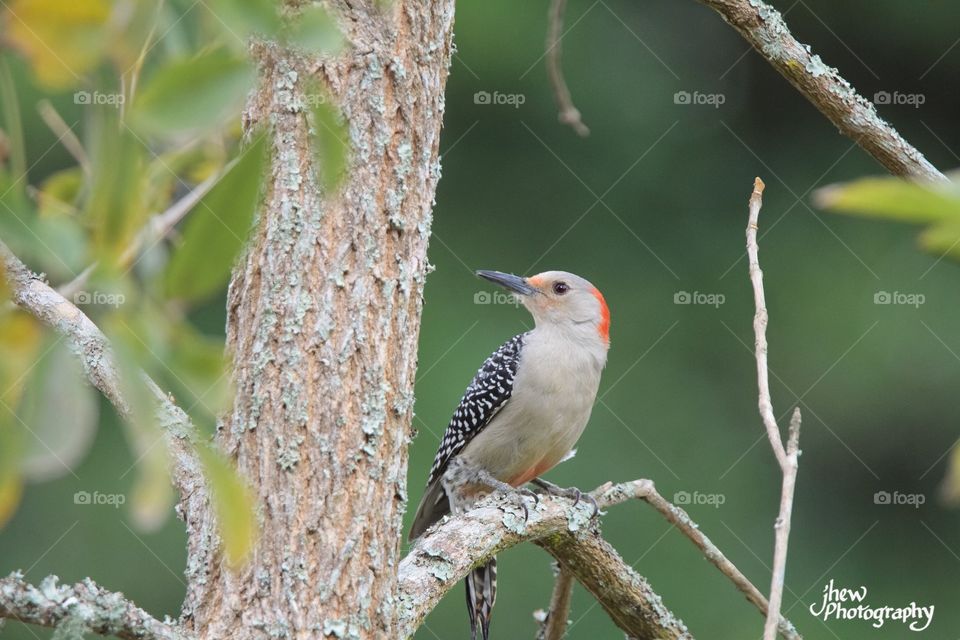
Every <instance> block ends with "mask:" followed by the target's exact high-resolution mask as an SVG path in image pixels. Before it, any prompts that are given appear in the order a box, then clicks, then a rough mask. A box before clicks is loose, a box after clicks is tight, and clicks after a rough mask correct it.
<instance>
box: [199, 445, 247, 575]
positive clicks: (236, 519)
mask: <svg viewBox="0 0 960 640" xmlns="http://www.w3.org/2000/svg"><path fill="white" fill-rule="evenodd" d="M197 453H198V455H199V456H200V462H201V464H202V465H203V471H204V476H205V477H206V478H207V482H208V483H209V486H210V491H211V494H212V498H213V505H214V509H215V511H216V514H217V523H218V525H219V527H220V539H221V543H222V551H223V555H224V558H225V560H226V562H227V565H228V566H230V567H234V568H236V567H239V566H241V565H243V563H244V562H245V561H246V560H247V558H248V557H249V556H250V553H251V552H252V551H253V547H254V545H255V544H256V542H257V536H258V527H257V518H256V513H255V512H254V509H253V505H254V501H253V495H252V493H251V492H250V489H249V488H248V487H247V485H246V484H245V483H244V481H243V479H242V478H241V477H240V475H239V474H238V473H237V471H236V469H234V468H233V466H232V465H231V464H230V463H229V462H228V461H227V460H226V459H224V457H223V456H222V455H221V454H220V453H219V452H217V451H214V450H213V449H212V448H210V447H208V446H199V447H198V448H197Z"/></svg>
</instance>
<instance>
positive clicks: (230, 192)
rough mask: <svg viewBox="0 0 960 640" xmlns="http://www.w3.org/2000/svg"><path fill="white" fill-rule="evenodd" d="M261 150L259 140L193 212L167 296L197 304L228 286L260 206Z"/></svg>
mask: <svg viewBox="0 0 960 640" xmlns="http://www.w3.org/2000/svg"><path fill="white" fill-rule="evenodd" d="M264 147H265V143H264V140H263V137H262V136H261V137H258V138H257V139H256V140H255V141H254V142H253V144H251V145H250V146H249V147H248V148H247V149H245V150H243V151H242V152H241V155H240V158H239V159H238V161H237V163H236V164H235V165H234V166H233V168H231V169H230V171H228V172H227V173H226V174H225V175H224V176H223V177H222V178H221V179H220V182H218V183H217V185H216V186H215V187H213V189H211V190H210V193H208V194H207V195H206V196H204V197H203V199H202V200H200V202H199V203H198V204H197V206H196V207H194V209H193V211H192V212H191V214H190V218H189V219H188V220H187V223H186V227H185V228H184V231H183V244H182V245H181V246H180V247H178V248H177V249H176V250H175V251H174V253H173V256H172V258H171V260H170V265H169V267H168V268H167V272H166V274H165V278H164V283H165V288H166V291H167V293H168V294H169V295H170V296H172V297H175V298H183V299H185V300H190V301H197V300H201V299H204V298H206V297H208V296H210V295H212V294H214V293H216V292H218V291H220V290H221V289H222V288H223V287H224V286H225V285H226V283H227V280H228V279H229V277H230V269H231V268H232V267H233V263H234V260H236V257H237V254H238V253H239V252H240V249H241V248H242V247H243V245H244V243H245V242H246V239H247V235H248V233H249V231H250V225H251V222H252V220H253V215H254V212H255V211H256V207H257V203H258V202H259V198H260V184H261V182H262V180H263V172H264V156H265V154H264Z"/></svg>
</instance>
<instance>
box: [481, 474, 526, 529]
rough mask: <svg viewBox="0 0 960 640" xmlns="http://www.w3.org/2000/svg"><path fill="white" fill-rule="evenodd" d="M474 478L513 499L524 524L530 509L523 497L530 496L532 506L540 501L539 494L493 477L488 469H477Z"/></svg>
mask: <svg viewBox="0 0 960 640" xmlns="http://www.w3.org/2000/svg"><path fill="white" fill-rule="evenodd" d="M476 479H477V481H478V482H480V483H482V484H485V485H486V486H488V487H490V488H491V489H493V490H494V491H499V492H500V493H503V494H504V495H506V496H509V497H511V498H512V499H513V500H515V501H516V502H517V505H518V506H519V507H520V508H521V509H523V522H524V524H526V522H527V520H529V519H530V509H529V508H528V507H527V503H526V501H525V500H524V498H532V499H533V504H534V506H536V505H537V504H539V503H540V496H538V495H537V494H536V493H534V492H533V491H531V490H530V489H527V488H526V487H514V486H513V485H510V484H507V483H506V482H504V481H503V480H499V479H497V478H495V477H494V476H493V475H492V474H491V473H490V472H489V471H486V470H484V469H477V471H476Z"/></svg>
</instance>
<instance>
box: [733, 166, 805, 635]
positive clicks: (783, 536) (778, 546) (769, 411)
mask: <svg viewBox="0 0 960 640" xmlns="http://www.w3.org/2000/svg"><path fill="white" fill-rule="evenodd" d="M763 188H764V184H763V180H761V179H760V178H756V179H755V180H754V182H753V192H752V193H751V194H750V202H749V205H748V210H749V216H748V219H747V231H746V234H747V258H748V262H749V265H750V283H751V285H752V286H753V301H754V306H755V307H756V313H755V315H754V318H753V331H754V335H755V340H756V360H757V388H758V396H759V400H758V406H759V410H760V416H761V418H762V420H763V425H764V427H765V429H766V431H767V438H768V439H769V440H770V446H771V447H772V448H773V453H774V455H775V456H776V458H777V462H778V463H779V465H780V471H781V473H782V475H783V481H782V483H781V491H780V514H779V516H778V517H777V521H776V524H775V525H774V529H775V532H776V533H775V540H774V551H773V572H772V573H773V576H772V577H771V581H770V603H769V607H768V609H767V621H766V624H765V625H764V629H763V637H764V640H773V639H774V638H775V637H776V635H777V627H778V626H779V622H780V603H781V602H782V601H783V584H784V577H785V574H786V568H787V543H788V541H789V539H790V517H791V514H792V512H793V493H794V488H795V487H796V483H797V470H798V457H799V456H800V408H799V407H797V408H795V409H794V410H793V417H792V418H791V420H790V427H789V432H788V437H787V445H786V447H785V446H784V445H783V437H782V436H781V435H780V427H779V426H778V425H777V420H776V418H775V417H774V414H773V402H772V401H771V399H770V373H769V371H768V366H767V322H768V317H767V301H766V295H765V294H764V290H763V271H761V269H760V250H759V247H758V245H757V231H758V220H759V217H760V207H761V206H762V205H763Z"/></svg>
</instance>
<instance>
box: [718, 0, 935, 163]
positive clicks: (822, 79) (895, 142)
mask: <svg viewBox="0 0 960 640" xmlns="http://www.w3.org/2000/svg"><path fill="white" fill-rule="evenodd" d="M700 2H701V3H703V4H705V5H706V6H708V7H710V8H711V9H713V10H715V11H716V12H717V13H719V14H720V15H721V16H722V17H723V19H724V20H725V21H726V22H727V23H729V24H730V25H731V26H733V28H734V29H736V30H737V32H739V33H740V35H742V36H743V37H744V38H745V39H746V41H747V42H749V43H750V45H751V46H753V48H754V49H756V51H757V52H758V53H759V54H760V55H761V56H763V58H764V59H765V60H766V61H767V62H769V63H770V64H771V65H772V66H773V68H774V69H776V70H777V71H778V72H779V73H780V75H782V76H783V77H784V78H786V79H787V80H788V81H789V82H790V84H792V85H793V86H794V88H795V89H797V91H799V92H800V93H801V94H802V95H803V96H804V97H805V98H806V99H807V100H809V101H810V102H811V103H812V104H813V106H815V107H816V108H817V109H818V110H819V111H820V113H822V114H823V115H824V116H826V117H827V119H828V120H830V122H832V123H833V124H834V125H836V127H837V128H838V129H839V130H840V133H842V134H843V135H845V136H847V137H848V138H850V139H851V140H853V141H854V142H856V143H857V144H859V145H860V146H861V147H863V149H864V150H865V151H866V152H867V153H869V154H870V155H871V156H873V157H874V159H875V160H876V161H877V162H879V163H880V164H882V165H883V166H884V167H886V168H887V170H888V171H890V173H892V174H893V175H896V176H902V177H905V178H913V179H918V180H931V181H943V180H946V178H945V177H944V175H943V174H942V173H940V171H938V170H937V168H936V167H934V166H933V165H932V164H930V162H929V161H927V159H926V158H925V157H924V156H923V154H922V153H920V152H919V151H918V150H917V149H916V148H914V147H913V146H912V145H911V144H910V143H909V142H907V141H906V140H904V139H903V138H902V137H901V136H900V134H899V133H897V130H896V129H894V128H893V127H892V126H890V125H889V124H888V123H887V122H886V121H884V120H883V118H881V117H880V116H879V115H878V114H877V110H876V109H875V108H874V106H873V103H871V102H870V101H869V100H867V99H866V98H864V97H863V96H861V95H860V94H859V93H857V90H856V89H854V88H853V87H852V86H851V85H850V83H849V82H847V81H846V80H845V79H844V78H843V77H842V76H841V75H840V73H839V72H838V71H837V70H836V69H834V68H833V67H830V66H828V65H827V64H825V63H824V62H823V61H822V60H821V59H820V56H818V55H815V54H813V53H812V52H811V51H810V48H809V47H807V46H805V45H803V44H801V43H800V42H798V41H797V39H796V38H794V37H793V35H792V34H791V33H790V30H789V29H788V28H787V24H786V22H784V19H783V16H782V15H781V14H780V12H779V11H777V10H776V9H774V8H773V7H771V6H770V5H768V4H766V3H764V2H762V0H700Z"/></svg>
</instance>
